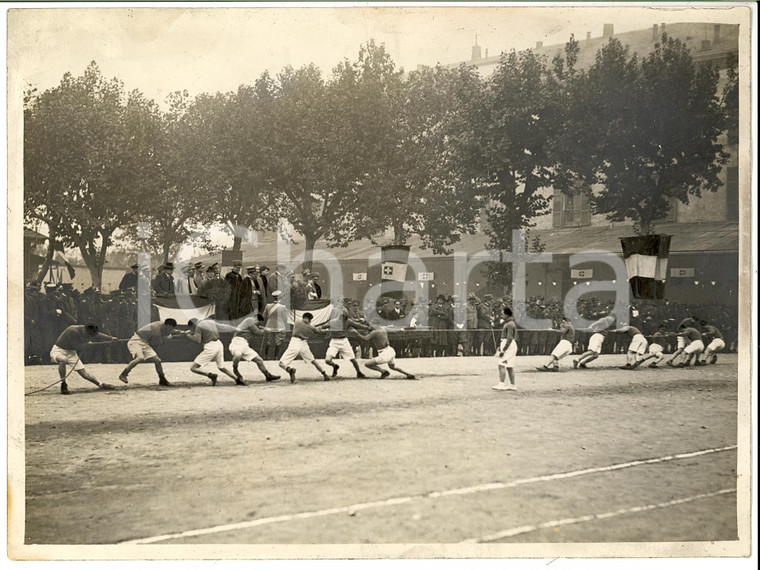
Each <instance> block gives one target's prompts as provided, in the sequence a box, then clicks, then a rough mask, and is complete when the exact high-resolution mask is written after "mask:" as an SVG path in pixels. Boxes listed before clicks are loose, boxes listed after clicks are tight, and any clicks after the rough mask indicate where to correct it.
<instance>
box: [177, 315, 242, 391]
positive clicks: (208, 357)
mask: <svg viewBox="0 0 760 570" xmlns="http://www.w3.org/2000/svg"><path fill="white" fill-rule="evenodd" d="M187 324H188V325H190V330H189V331H187V332H186V333H185V335H186V336H187V338H189V339H190V340H192V341H193V342H197V343H198V344H200V345H201V346H202V347H203V350H202V351H201V353H200V354H199V355H198V356H196V357H195V360H193V364H192V366H190V372H193V373H194V374H200V375H201V376H206V377H207V378H209V379H210V380H211V385H212V386H216V379H217V378H218V375H217V374H214V373H212V372H204V371H203V370H201V367H202V366H204V365H206V364H208V363H210V362H213V363H215V364H216V367H217V368H218V369H219V370H221V371H222V372H224V373H225V374H226V375H227V376H229V377H230V378H232V379H233V380H234V381H235V384H237V385H239V386H245V382H243V381H242V380H239V379H238V377H237V376H235V374H234V373H233V372H232V370H230V369H229V368H227V367H225V366H224V345H222V341H221V340H220V339H219V329H218V328H217V325H216V323H215V322H214V321H212V320H211V319H205V320H203V321H198V319H190V320H189V321H188V322H187Z"/></svg>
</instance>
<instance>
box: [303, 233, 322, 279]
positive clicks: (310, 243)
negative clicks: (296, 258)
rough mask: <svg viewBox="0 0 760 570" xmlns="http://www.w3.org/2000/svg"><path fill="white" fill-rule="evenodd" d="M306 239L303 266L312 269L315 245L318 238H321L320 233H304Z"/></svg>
mask: <svg viewBox="0 0 760 570" xmlns="http://www.w3.org/2000/svg"><path fill="white" fill-rule="evenodd" d="M303 237H304V240H305V247H306V249H305V250H304V252H303V266H304V269H308V270H309V271H311V268H312V267H311V266H312V263H313V261H314V246H315V245H316V243H317V240H318V239H319V236H318V235H315V234H311V233H308V232H306V233H304V236H303Z"/></svg>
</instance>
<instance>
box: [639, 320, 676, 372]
mask: <svg viewBox="0 0 760 570" xmlns="http://www.w3.org/2000/svg"><path fill="white" fill-rule="evenodd" d="M668 336H672V333H669V332H668V331H667V327H666V326H665V325H664V324H662V325H660V328H658V329H657V332H655V333H654V334H653V335H652V342H651V343H650V344H649V348H648V350H647V353H646V354H645V355H644V358H642V359H641V362H640V363H639V364H643V363H644V362H646V361H647V360H651V359H652V358H654V359H655V361H654V362H652V363H650V364H649V368H657V365H658V364H659V363H660V362H662V361H663V360H665V354H664V351H665V347H664V346H663V345H662V344H661V343H663V342H665V341H664V340H663V339H664V338H665V337H668Z"/></svg>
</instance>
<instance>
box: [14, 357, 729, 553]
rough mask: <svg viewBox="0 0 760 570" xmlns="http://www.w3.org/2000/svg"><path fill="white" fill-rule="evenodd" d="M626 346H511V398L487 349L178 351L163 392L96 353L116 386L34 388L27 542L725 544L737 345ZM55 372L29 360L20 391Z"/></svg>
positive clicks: (28, 414) (140, 373)
mask: <svg viewBox="0 0 760 570" xmlns="http://www.w3.org/2000/svg"><path fill="white" fill-rule="evenodd" d="M623 358H624V357H622V356H603V357H601V358H600V359H599V360H597V361H596V362H594V363H593V364H592V365H590V366H591V367H590V368H589V369H587V370H573V369H572V364H571V361H570V359H566V360H564V361H562V365H563V367H562V372H560V373H542V372H538V371H536V370H535V366H536V365H538V364H541V363H543V362H545V360H546V358H545V357H521V358H518V363H517V368H516V371H517V383H518V386H519V391H518V392H516V393H509V392H496V391H493V390H491V386H492V385H493V384H494V383H495V378H496V367H495V362H494V360H493V359H492V358H485V357H482V358H481V357H470V358H443V359H406V360H399V361H398V364H399V365H400V366H401V367H403V368H405V369H407V370H408V371H410V372H412V373H414V374H418V379H417V380H405V379H403V378H401V377H396V378H394V377H391V378H388V379H386V380H380V379H378V378H371V379H366V380H359V379H356V378H353V377H352V376H353V374H350V375H349V374H348V373H349V372H353V371H352V369H351V366H350V364H349V363H348V362H345V363H344V364H343V365H342V367H341V373H342V374H341V376H340V377H339V378H337V379H335V380H333V381H330V382H323V381H321V380H318V379H317V374H316V373H315V371H314V370H313V368H311V367H306V366H305V365H304V364H303V363H300V362H299V363H298V364H297V370H298V375H299V381H298V382H297V383H296V384H290V383H289V382H288V381H287V380H286V379H283V380H280V381H278V382H275V383H265V382H264V381H263V377H262V376H261V374H260V372H259V371H258V370H257V369H256V367H255V366H254V365H252V364H250V363H243V364H241V370H242V372H243V374H244V376H245V377H246V379H247V380H248V381H249V385H248V386H235V385H234V384H233V382H232V381H231V380H230V379H228V378H226V377H224V376H221V377H220V381H219V384H218V385H217V386H215V387H211V386H210V383H209V382H208V381H207V380H205V379H204V378H202V377H200V376H195V375H193V374H191V373H190V372H189V370H188V368H189V363H171V364H167V365H166V369H167V376H168V378H169V380H170V381H172V382H174V383H175V384H176V386H175V387H172V388H162V387H159V386H157V385H156V384H157V379H156V376H155V372H154V369H153V367H152V366H151V365H141V366H139V367H138V368H137V369H135V370H134V371H133V372H132V374H131V375H130V383H129V384H128V385H123V384H121V383H120V382H119V381H118V380H117V378H116V377H117V375H118V372H119V370H120V368H121V366H120V365H105V364H103V365H98V364H96V365H91V366H88V369H89V370H90V371H91V372H92V373H94V374H95V376H96V377H98V378H100V379H101V380H103V381H106V382H109V383H111V384H114V385H116V386H117V389H116V390H114V391H112V392H105V391H99V390H97V389H95V388H94V387H93V386H92V385H91V384H89V383H88V382H86V381H84V380H83V379H81V378H79V377H78V376H76V374H75V375H73V377H72V379H71V380H70V383H69V386H70V388H71V390H72V392H73V394H72V395H71V396H68V397H64V396H61V395H60V394H59V392H58V386H53V387H52V388H50V389H48V390H45V391H43V392H40V393H36V394H31V395H28V396H26V398H25V425H26V434H25V437H26V500H25V507H26V528H25V544H55V545H67V544H115V543H122V542H128V541H134V542H137V543H140V542H144V543H150V544H240V545H249V544H311V545H317V544H394V543H433V544H442V543H446V544H450V543H459V542H462V541H480V542H485V543H535V544H546V543H588V542H603V543H606V542H663V543H666V542H668V543H669V542H695V541H732V540H736V539H737V520H736V512H737V505H736V500H737V499H736V493H735V489H736V461H737V451H736V448H735V446H736V444H737V369H736V366H737V361H736V356H735V355H721V356H720V360H719V362H718V363H717V364H716V365H712V366H706V367H699V368H694V367H691V368H686V369H672V368H664V369H656V370H653V369H648V368H643V369H637V370H635V371H624V370H620V369H618V368H617V366H618V365H620V364H621V363H622V361H623ZM267 365H268V367H269V368H270V369H271V370H273V371H274V370H275V369H276V365H275V363H273V362H267ZM370 374H372V375H373V376H376V374H373V373H370ZM56 378H57V374H56V369H55V368H54V367H52V366H35V367H28V368H26V378H25V380H26V392H31V391H33V390H36V389H39V388H42V387H44V386H47V385H48V384H50V383H52V382H54V381H55V380H56ZM694 452H703V453H701V454H694ZM681 454H692V455H687V456H686V457H679V455H681ZM642 460H652V461H650V462H646V463H642V462H641V461H642ZM479 486H486V487H479ZM222 525H228V526H222ZM215 527H221V528H215ZM189 531H199V532H197V533H194V532H189ZM180 533H184V534H180Z"/></svg>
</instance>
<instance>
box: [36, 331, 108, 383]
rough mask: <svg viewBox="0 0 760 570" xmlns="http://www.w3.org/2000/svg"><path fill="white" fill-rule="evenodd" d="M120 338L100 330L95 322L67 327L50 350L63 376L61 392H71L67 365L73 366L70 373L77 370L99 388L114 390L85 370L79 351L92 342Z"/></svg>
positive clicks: (59, 373) (52, 358)
mask: <svg viewBox="0 0 760 570" xmlns="http://www.w3.org/2000/svg"><path fill="white" fill-rule="evenodd" d="M118 340H119V339H118V338H115V337H112V336H108V335H107V334H103V333H101V332H98V325H95V324H89V323H88V324H86V325H71V326H69V327H66V328H65V329H64V330H63V332H62V333H61V334H60V336H59V337H58V339H57V340H56V341H55V344H54V345H53V348H52V349H51V350H50V359H51V360H52V361H53V362H55V363H56V364H58V375H59V376H60V377H61V394H63V395H64V396H68V395H69V394H71V392H70V391H69V387H68V385H67V384H66V378H67V377H68V374H67V373H66V367H67V366H70V367H71V370H70V371H69V374H71V372H73V371H74V370H76V371H77V374H79V375H80V376H81V377H82V378H84V379H85V380H87V381H89V382H92V383H93V384H95V385H96V386H97V387H98V388H100V389H102V390H112V389H113V386H111V385H110V384H104V383H103V382H100V381H99V380H98V379H97V378H95V377H94V376H92V375H90V373H89V372H87V370H85V367H84V364H82V361H81V359H80V357H79V352H81V351H82V350H83V349H84V347H85V346H87V345H88V344H89V343H91V342H118Z"/></svg>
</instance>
